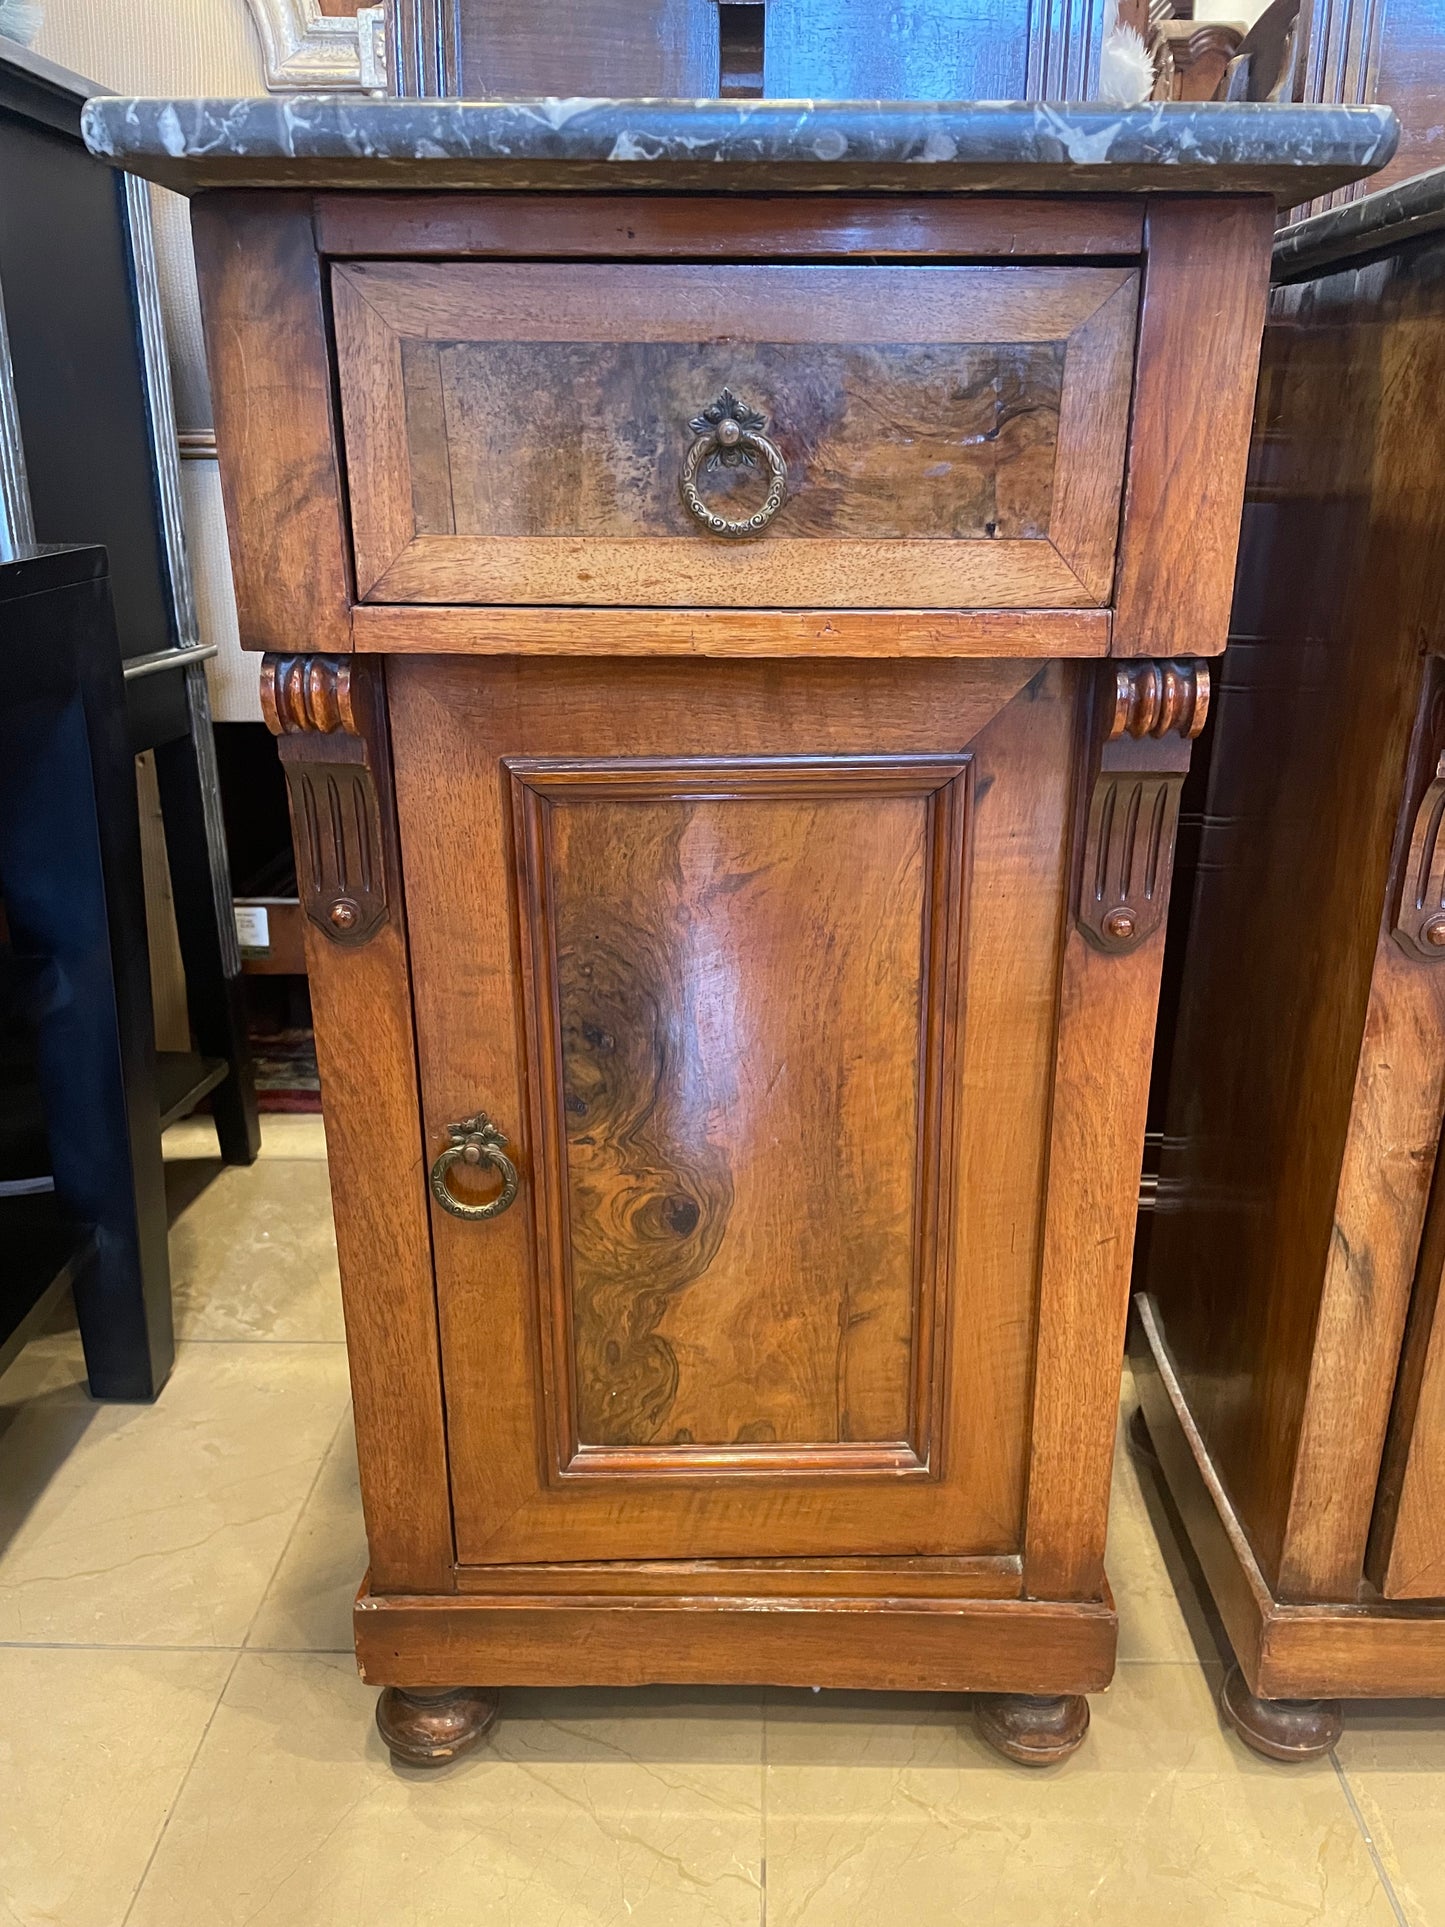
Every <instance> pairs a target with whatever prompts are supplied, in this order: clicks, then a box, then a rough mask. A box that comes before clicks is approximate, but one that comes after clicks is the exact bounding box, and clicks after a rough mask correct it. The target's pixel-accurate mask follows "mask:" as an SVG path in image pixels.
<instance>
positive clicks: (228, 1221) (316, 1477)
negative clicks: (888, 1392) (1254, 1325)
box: [0, 1118, 1445, 1927]
mask: <svg viewBox="0 0 1445 1927" xmlns="http://www.w3.org/2000/svg"><path fill="white" fill-rule="evenodd" d="M167 1149H168V1153H170V1155H171V1163H170V1166H169V1178H170V1183H171V1192H172V1203H173V1207H174V1209H175V1211H176V1214H177V1215H176V1217H175V1224H174V1230H173V1235H172V1249H173V1253H174V1265H175V1278H176V1300H177V1309H178V1319H179V1328H180V1337H181V1341H182V1342H181V1349H180V1357H179V1362H178V1364H177V1366H176V1371H175V1375H174V1377H173V1379H172V1381H171V1383H170V1385H169V1386H168V1387H167V1389H166V1392H165V1394H164V1396H163V1397H162V1398H161V1400H160V1401H159V1403H158V1404H157V1405H155V1406H154V1407H151V1408H145V1407H137V1406H105V1405H93V1404H91V1403H90V1402H89V1400H88V1399H87V1397H86V1395H85V1391H84V1385H83V1372H82V1365H81V1359H80V1351H79V1346H78V1344H77V1342H76V1339H75V1337H74V1334H73V1333H72V1332H70V1331H69V1330H67V1329H65V1328H64V1323H63V1321H57V1327H56V1329H55V1330H53V1331H52V1332H50V1333H49V1334H48V1335H46V1336H44V1337H42V1338H40V1339H38V1340H36V1341H35V1342H34V1343H33V1344H32V1345H31V1346H30V1347H29V1348H28V1349H27V1350H26V1351H25V1353H23V1354H22V1356H21V1357H20V1358H19V1359H18V1360H17V1361H16V1363H15V1365H14V1366H13V1367H12V1368H11V1370H10V1371H9V1372H8V1373H7V1374H6V1375H5V1377H4V1378H3V1379H0V1923H3V1924H4V1927H12V1923H18V1924H20V1927H42V1924H43V1927H242V1923H246V1927H451V1924H452V1923H457V1924H458V1927H460V1924H461V1923H466V1927H493V1924H495V1927H541V1924H542V1923H546V1927H593V1923H599V1924H600V1923H603V1922H607V1923H612V1922H617V1923H628V1924H629V1927H713V1924H714V1923H716V1924H717V1927H735V1924H736V1927H744V1923H746V1927H759V1924H760V1923H761V1924H764V1927H890V1924H891V1923H894V1922H902V1923H906V1927H943V1923H948V1927H957V1923H961V1922H965V1921H966V1922H968V1923H969V1927H995V1924H997V1927H1013V1924H1014V1923H1028V1924H1029V1927H1067V1924H1072V1923H1083V1922H1108V1923H1110V1924H1111V1927H1146V1924H1147V1927H1161V1923H1162V1927H1174V1923H1178V1927H1215V1924H1216V1923H1218V1924H1219V1927H1224V1924H1225V1923H1228V1927H1256V1923H1258V1924H1259V1927H1287V1924H1288V1927H1302V1924H1303V1923H1312V1922H1326V1923H1331V1924H1332V1927H1334V1924H1337V1927H1356V1924H1357V1923H1358V1927H1402V1923H1405V1924H1408V1927H1445V1855H1442V1853H1441V1851H1440V1848H1439V1843H1438V1840H1437V1838H1436V1835H1437V1829H1439V1828H1440V1826H1441V1822H1442V1817H1445V1709H1442V1710H1441V1711H1439V1712H1436V1711H1433V1710H1431V1709H1430V1708H1428V1707H1421V1706H1398V1707H1397V1706H1383V1707H1375V1708H1373V1709H1369V1710H1351V1711H1350V1712H1349V1714H1348V1715H1347V1725H1346V1731H1345V1737H1344V1739H1343V1740H1342V1742H1341V1744H1340V1746H1339V1749H1338V1757H1337V1758H1336V1759H1334V1760H1332V1761H1326V1762H1323V1763H1321V1764H1319V1765H1317V1766H1314V1767H1311V1768H1305V1769H1299V1768H1294V1769H1281V1768H1275V1767H1270V1766H1268V1765H1266V1764H1265V1763H1263V1762H1262V1761H1259V1760H1256V1759H1255V1758H1254V1757H1253V1756H1252V1755H1250V1754H1248V1753H1246V1752H1245V1751H1244V1750H1243V1749H1242V1748H1241V1747H1240V1746H1239V1745H1238V1743H1237V1742H1236V1741H1235V1740H1234V1739H1233V1738H1231V1737H1229V1736H1226V1734H1224V1733H1223V1732H1222V1731H1221V1729H1220V1726H1219V1722H1218V1719H1217V1717H1216V1715H1215V1712H1214V1707H1213V1698H1212V1696H1213V1693H1214V1690H1215V1688H1216V1686H1217V1683H1218V1679H1219V1674H1220V1664H1219V1649H1218V1647H1217V1644H1216V1643H1215V1639H1214V1635H1213V1633H1212V1631H1211V1622H1210V1618H1209V1615H1208V1614H1207V1613H1206V1611H1205V1610H1204V1608H1203V1606H1202V1604H1201V1602H1200V1598H1199V1594H1198V1592H1197V1591H1196V1589H1195V1587H1194V1584H1193V1581H1192V1579H1191V1576H1190V1573H1189V1570H1188V1568H1187V1565H1186V1563H1185V1561H1184V1559H1183V1556H1182V1555H1181V1554H1180V1552H1179V1550H1178V1548H1177V1546H1176V1544H1175V1542H1174V1541H1173V1539H1172V1537H1171V1535H1170V1532H1169V1525H1168V1519H1167V1516H1166V1514H1165V1513H1164V1511H1163V1509H1162V1503H1161V1500H1160V1498H1159V1495H1158V1493H1157V1492H1156V1491H1155V1490H1154V1489H1153V1488H1152V1486H1143V1487H1141V1484H1140V1482H1139V1479H1138V1476H1137V1475H1136V1472H1135V1470H1134V1468H1133V1466H1132V1465H1131V1464H1130V1462H1129V1461H1128V1459H1127V1458H1126V1457H1124V1456H1123V1455H1122V1454H1121V1457H1120V1461H1119V1468H1118V1474H1117V1479H1116V1486H1115V1506H1114V1522H1113V1536H1112V1545H1111V1557H1110V1571H1111V1576H1112V1579H1113V1584H1114V1590H1115V1593H1116V1595H1117V1597H1118V1601H1119V1609H1120V1633H1121V1652H1120V1665H1119V1671H1118V1677H1117V1679H1116V1681H1115V1683H1114V1686H1113V1687H1112V1688H1111V1690H1110V1691H1109V1692H1108V1693H1107V1694H1105V1695H1103V1696H1101V1697H1100V1698H1099V1699H1097V1700H1096V1701H1095V1702H1094V1725H1093V1731H1092V1733H1091V1735H1090V1738H1089V1740H1088V1741H1087V1742H1086V1744H1085V1746H1084V1748H1083V1749H1082V1751H1081V1752H1080V1753H1079V1754H1078V1755H1077V1756H1076V1757H1075V1758H1074V1759H1073V1760H1071V1761H1069V1762H1067V1763H1066V1764H1065V1765H1063V1766H1061V1767H1057V1768H1053V1769H1050V1770H1049V1771H1047V1772H1044V1773H1027V1772H1025V1771H1024V1770H1022V1769H1019V1768H1015V1767H1010V1766H1008V1765H1006V1764H1004V1763H1003V1762H1001V1761H999V1760H998V1759H997V1758H996V1757H995V1756H994V1755H993V1754H991V1753H990V1752H988V1751H987V1750H986V1749H985V1748H984V1747H983V1746H982V1745H981V1744H980V1743H979V1741H978V1740H977V1739H976V1737H975V1736H974V1734H973V1731H972V1729H971V1726H970V1724H969V1723H968V1721H967V1720H966V1719H963V1718H960V1716H959V1709H958V1707H957V1706H955V1705H952V1704H946V1703H939V1702H937V1701H930V1700H928V1699H926V1698H922V1697H920V1698H903V1697H897V1696H889V1697H881V1698H870V1697H868V1696H866V1695H843V1694H830V1695H816V1696H815V1695H813V1694H810V1693H784V1692H764V1693H746V1692H712V1693H701V1692H661V1691H655V1692H646V1693H632V1694H624V1693H603V1692H566V1691H555V1692H513V1693H509V1694H508V1695H506V1697H505V1700H504V1708H503V1712H504V1717H503V1721H502V1724H501V1725H500V1727H499V1728H498V1730H497V1734H496V1737H495V1742H494V1743H492V1744H489V1745H487V1746H486V1747H484V1749H483V1750H482V1751H480V1752H479V1753H477V1754H475V1755H473V1756H472V1757H471V1758H470V1759H469V1760H466V1761H462V1762H459V1763H458V1764H457V1765H456V1766H455V1767H452V1768H450V1769H448V1770H447V1771H445V1772H444V1773H441V1774H436V1775H426V1774H419V1773H413V1772H406V1771H396V1770H394V1769H393V1768H392V1767H391V1765H390V1764H389V1762H388V1760H387V1757H386V1754H385V1750H384V1748H383V1747H382V1745H381V1743H380V1741H379V1740H378V1738H377V1737H376V1734H375V1732H374V1730H373V1729H372V1727H371V1724H370V1721H371V1711H372V1703H373V1697H374V1696H373V1694H372V1693H371V1692H370V1691H368V1690H367V1689H366V1688H364V1687H363V1686H362V1685H361V1684H360V1683H359V1681H358V1680H357V1678H356V1673H355V1670H354V1667H353V1665H352V1662H351V1658H350V1640H349V1627H348V1613H349V1605H350V1598H351V1594H352V1591H353V1590H354V1587H355V1584H356V1581H357V1578H358V1576H359V1574H360V1572H361V1569H362V1566H363V1563H364V1549H363V1539H362V1532H361V1523H360V1517H359V1512H358V1505H357V1496H356V1465H355V1458H354V1453H353V1449H352V1444H351V1439H350V1432H349V1415H348V1408H347V1386H346V1362H345V1351H344V1346H343V1342H342V1325H341V1312H340V1305H339V1301H338V1296H337V1274H336V1257H335V1252H334V1249H333V1246H332V1242H331V1231H330V1216H329V1208H328V1203H327V1192H326V1172H325V1162H324V1160H325V1141H324V1137H323V1135H322V1132H321V1127H320V1124H319V1122H318V1121H316V1120H312V1119H306V1118H277V1119H274V1120H270V1121H268V1124H267V1130H266V1143H265V1150H264V1152H263V1155H262V1158H261V1160H260V1162H259V1163H258V1164H257V1165H256V1166H255V1167H254V1168H253V1169H252V1170H250V1171H222V1170H220V1168H219V1166H218V1165H217V1163H216V1162H215V1143H214V1134H213V1133H212V1132H211V1131H210V1127H209V1126H208V1125H207V1124H206V1123H204V1122H203V1121H201V1122H192V1123H190V1124H187V1125H183V1126H179V1127H177V1129H176V1130H175V1131H174V1132H173V1133H171V1134H170V1137H169V1139H168V1145H167Z"/></svg>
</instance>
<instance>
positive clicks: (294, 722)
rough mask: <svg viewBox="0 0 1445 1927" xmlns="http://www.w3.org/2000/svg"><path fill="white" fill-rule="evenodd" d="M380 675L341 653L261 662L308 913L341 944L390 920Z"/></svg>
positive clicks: (264, 701)
mask: <svg viewBox="0 0 1445 1927" xmlns="http://www.w3.org/2000/svg"><path fill="white" fill-rule="evenodd" d="M372 673H373V672H372V669H371V665H369V664H362V663H353V662H351V661H349V660H347V659H346V658H345V657H336V656H264V657H263V658H262V661H261V708H262V712H263V713H264V715H265V718H266V723H267V726H268V727H269V729H270V730H271V732H272V734H273V735H274V736H276V737H277V738H278V739H279V748H280V752H281V762H282V765H283V767H284V768H285V771H286V787H287V791H288V794H289V796H290V799H291V833H292V837H293V839H294V841H295V845H296V878H297V885H298V888H299V890H300V894H301V903H302V907H303V909H304V910H305V912H306V914H307V916H308V917H309V918H310V920H311V922H312V923H314V924H315V925H316V927H317V929H318V930H321V931H323V932H324V933H325V935H326V936H327V937H329V938H330V939H331V941H332V942H333V943H342V944H362V943H365V942H366V941H367V940H368V938H370V937H372V936H374V935H375V934H376V932H377V931H378V930H379V929H380V928H381V926H382V924H384V923H385V922H386V920H387V917H388V916H389V914H390V907H389V899H390V885H389V877H390V872H391V868H392V864H391V858H390V852H389V850H388V848H387V843H386V839H385V837H384V835H383V831H382V821H381V807H380V803H379V801H378V798H377V787H376V769H375V757H376V747H375V744H376V722H375V707H374V704H373V701H372V688H371V675H372Z"/></svg>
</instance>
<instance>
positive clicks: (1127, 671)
mask: <svg viewBox="0 0 1445 1927" xmlns="http://www.w3.org/2000/svg"><path fill="white" fill-rule="evenodd" d="M1112 700H1113V707H1112V709H1111V710H1108V711H1107V713H1106V716H1105V718H1104V723H1105V736H1104V743H1103V746H1102V750H1101V753H1100V758H1099V770H1098V774H1097V776H1096V778H1095V780H1094V786H1093V790H1092V793H1091V795H1090V798H1089V816H1088V827H1087V829H1086V831H1085V835H1084V847H1083V854H1082V858H1081V860H1080V864H1079V897H1078V918H1079V927H1080V928H1081V929H1082V930H1083V932H1084V935H1085V936H1086V937H1087V938H1088V939H1089V941H1090V943H1092V944H1094V945H1095V946H1096V948H1098V949H1100V950H1104V951H1109V952H1113V953H1114V954H1116V955H1118V954H1122V953H1123V952H1125V951H1129V950H1134V949H1136V948H1137V947H1138V946H1139V945H1140V944H1141V943H1143V942H1144V941H1145V940H1146V939H1147V938H1148V937H1151V936H1152V935H1153V934H1154V932H1155V931H1156V930H1157V929H1158V928H1159V925H1160V924H1161V922H1162V921H1163V918H1164V912H1165V909H1166V907H1167V905H1168V902H1169V876H1170V870H1171V868H1172V866H1173V862H1174V836H1175V832H1176V830H1177V828H1178V823H1179V791H1180V789H1181V787H1182V786H1183V782H1184V776H1185V773H1186V771H1187V770H1188V768H1189V745H1190V743H1191V742H1192V741H1193V739H1194V738H1195V737H1196V736H1197V735H1198V734H1199V732H1200V730H1201V729H1203V727H1204V724H1205V719H1206V718H1207V716H1208V714H1209V670H1208V667H1207V665H1206V664H1204V663H1202V662H1193V663H1186V662H1143V663H1133V664H1130V665H1128V666H1127V667H1119V668H1117V669H1116V671H1115V675H1114V687H1113V692H1112Z"/></svg>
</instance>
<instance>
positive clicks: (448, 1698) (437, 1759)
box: [376, 1686, 497, 1766]
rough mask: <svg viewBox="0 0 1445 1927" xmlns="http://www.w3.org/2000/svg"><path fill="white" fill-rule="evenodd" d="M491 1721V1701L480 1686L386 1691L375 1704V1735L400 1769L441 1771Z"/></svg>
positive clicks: (493, 1709) (490, 1694) (493, 1705)
mask: <svg viewBox="0 0 1445 1927" xmlns="http://www.w3.org/2000/svg"><path fill="white" fill-rule="evenodd" d="M496 1719H497V1695H496V1694H495V1693H494V1692H493V1691H492V1690H491V1688H490V1687H486V1686H442V1687H423V1686H410V1687H402V1686H388V1687H387V1688H386V1690H385V1692H384V1693H383V1694H382V1696H381V1698H380V1699H379V1700H378V1701H377V1702H376V1725H377V1730H378V1732H379V1733H380V1734H381V1737H382V1738H383V1739H384V1740H385V1741H386V1743H387V1745H388V1746H389V1747H390V1748H391V1757H392V1759H393V1760H398V1761H400V1763H401V1764H402V1765H403V1766H446V1765H447V1764H448V1763H449V1762H450V1761H452V1760H455V1759H457V1758H458V1757H459V1756H460V1755H461V1754H463V1753H465V1752H467V1751H468V1749H469V1748H471V1747H473V1746H475V1745H476V1743H477V1741H478V1740H479V1739H481V1737H482V1735H483V1734H484V1733H487V1732H490V1731H491V1729H492V1727H493V1726H494V1725H495V1724H496Z"/></svg>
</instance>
